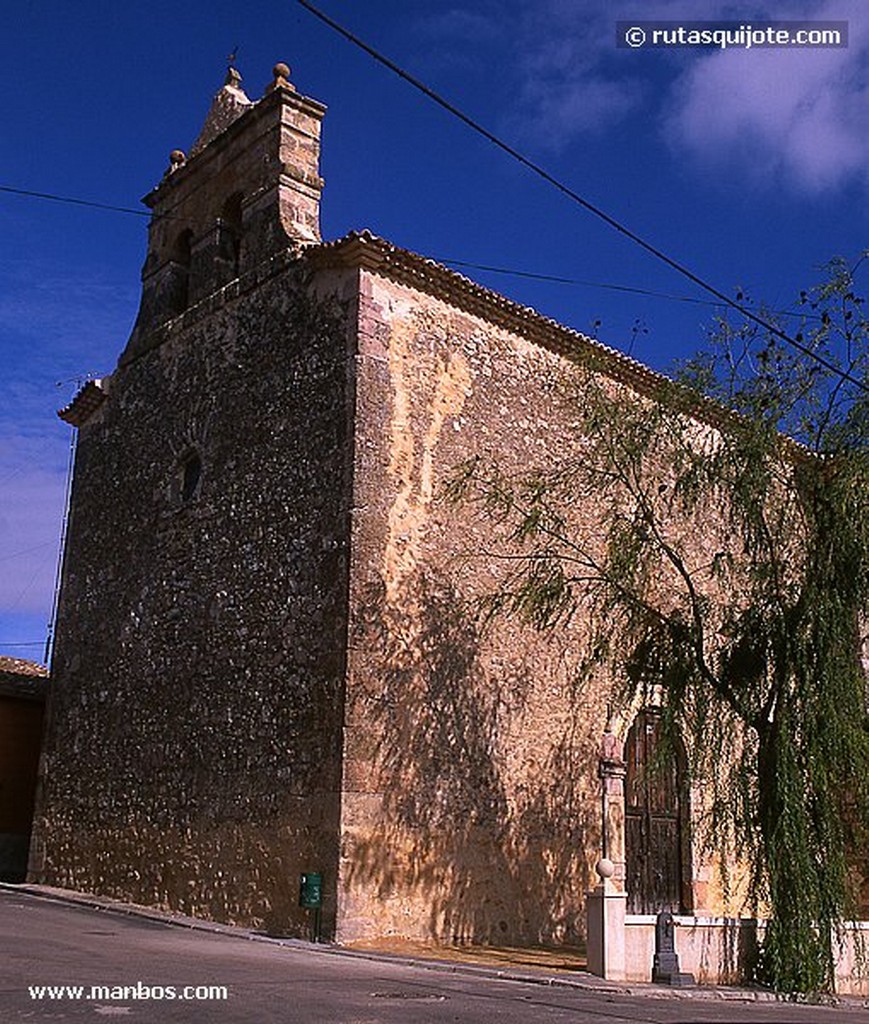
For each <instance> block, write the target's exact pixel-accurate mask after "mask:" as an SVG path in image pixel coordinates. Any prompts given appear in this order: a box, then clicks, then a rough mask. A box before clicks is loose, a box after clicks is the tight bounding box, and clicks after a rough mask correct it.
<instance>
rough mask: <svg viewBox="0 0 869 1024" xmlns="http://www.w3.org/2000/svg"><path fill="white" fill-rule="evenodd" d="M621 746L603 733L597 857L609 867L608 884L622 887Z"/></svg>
mask: <svg viewBox="0 0 869 1024" xmlns="http://www.w3.org/2000/svg"><path fill="white" fill-rule="evenodd" d="M621 746H622V745H621V743H620V742H619V739H618V737H617V736H615V735H614V734H613V733H611V732H605V733H604V734H603V740H602V742H601V749H600V760H599V761H598V769H597V774H598V778H600V780H601V855H602V856H603V858H604V859H605V860H609V861H611V862H612V864H613V868H614V872H613V875H612V884H613V885H614V886H615V889H616V890H617V891H619V892H624V888H625V773H626V770H627V769H626V766H625V762H624V760H623V759H622V750H621Z"/></svg>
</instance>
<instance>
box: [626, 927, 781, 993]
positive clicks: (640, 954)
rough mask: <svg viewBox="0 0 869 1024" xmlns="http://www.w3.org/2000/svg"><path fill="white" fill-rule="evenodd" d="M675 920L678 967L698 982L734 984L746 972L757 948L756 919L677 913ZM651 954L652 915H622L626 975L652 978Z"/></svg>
mask: <svg viewBox="0 0 869 1024" xmlns="http://www.w3.org/2000/svg"><path fill="white" fill-rule="evenodd" d="M674 924H675V926H676V927H675V945H676V953H677V954H678V956H679V967H680V969H681V970H682V971H683V972H685V973H688V974H693V975H694V978H695V979H696V981H697V982H698V984H700V985H735V984H739V982H740V981H742V980H743V979H744V978H745V977H746V976H747V974H748V972H749V970H750V967H751V963H752V961H753V959H754V956H755V955H756V952H757V944H758V922H757V921H754V920H750V919H748V918H727V917H690V916H687V915H679V916H676V917H674ZM762 927H763V925H762V924H761V926H760V928H761V930H762ZM654 956H655V917H654V915H653V914H627V915H625V979H626V980H627V981H651V980H652V961H653V959H654Z"/></svg>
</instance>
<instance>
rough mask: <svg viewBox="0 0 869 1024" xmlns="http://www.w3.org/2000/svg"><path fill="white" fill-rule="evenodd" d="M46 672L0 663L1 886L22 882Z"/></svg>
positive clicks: (6, 660)
mask: <svg viewBox="0 0 869 1024" xmlns="http://www.w3.org/2000/svg"><path fill="white" fill-rule="evenodd" d="M47 676H48V672H47V670H46V669H45V668H43V666H42V665H37V664H36V663H35V662H32V661H24V660H23V659H21V658H6V657H0V882H23V881H24V877H25V875H26V873H27V850H28V847H29V845H30V829H31V825H32V823H33V801H34V798H35V795H36V774H37V768H38V766H39V751H40V748H41V745H42V714H43V708H44V705H45V697H46V689H47V683H48V679H47Z"/></svg>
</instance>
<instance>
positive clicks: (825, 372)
mask: <svg viewBox="0 0 869 1024" xmlns="http://www.w3.org/2000/svg"><path fill="white" fill-rule="evenodd" d="M828 270H829V273H828V275H827V276H826V278H825V280H824V281H823V283H822V284H821V285H820V286H819V287H818V288H816V289H814V290H813V291H811V292H803V293H802V294H801V296H800V306H799V324H800V330H799V334H798V335H797V337H796V340H797V342H798V345H799V347H798V348H795V347H794V346H792V345H790V344H788V343H787V342H786V341H785V340H783V339H782V338H781V337H780V336H779V335H778V334H777V333H775V332H774V331H767V330H765V329H764V328H763V327H761V326H759V325H757V324H756V323H753V322H745V323H743V322H734V321H733V320H732V319H730V318H721V319H719V320H718V322H717V323H716V325H715V328H714V331H713V332H712V337H711V339H710V340H711V345H710V347H709V349H708V351H707V352H706V354H704V355H703V356H702V357H700V358H698V359H696V360H694V361H693V362H692V363H691V364H689V365H688V366H686V367H685V368H684V370H683V371H682V373H681V374H680V377H679V379H678V381H677V382H675V383H673V384H665V385H662V386H661V388H660V390H659V393H657V394H656V395H654V396H652V397H648V396H644V397H638V396H637V394H636V393H634V392H632V391H631V390H630V389H628V388H626V387H624V386H621V385H618V384H615V383H613V382H612V381H611V380H610V379H609V378H607V377H606V376H604V375H601V374H598V373H596V372H595V367H594V366H593V365H587V366H586V367H585V368H584V369H583V367H580V369H579V370H578V371H577V372H576V373H575V374H572V375H571V376H572V380H573V381H574V384H573V385H572V386H574V387H576V388H577V394H576V395H575V402H576V407H575V408H576V410H577V415H578V417H579V420H580V425H579V432H578V437H577V438H576V444H575V445H574V446H573V447H572V448H571V450H570V452H569V453H554V454H553V462H552V465H551V466H550V467H548V468H547V470H546V471H545V472H543V473H538V474H536V475H534V476H530V477H525V478H521V479H519V478H517V477H516V476H515V475H510V476H508V475H506V474H503V473H501V472H500V471H499V468H498V467H497V466H493V465H484V464H483V463H481V462H479V461H473V462H471V463H468V464H467V465H466V466H464V467H462V470H461V472H460V473H459V474H458V475H457V476H456V478H455V480H454V482H453V487H452V490H453V493H454V495H455V496H461V497H463V498H464V499H466V500H467V499H472V500H478V501H480V502H482V503H483V505H484V506H485V508H486V510H487V512H488V514H489V515H490V516H491V517H493V519H494V520H495V521H496V522H497V523H498V524H499V526H500V530H501V533H502V535H503V536H504V537H505V539H507V540H508V541H509V542H510V543H511V544H512V545H513V550H514V552H515V551H516V550H518V551H519V552H520V557H518V558H516V557H515V555H514V557H513V560H512V561H511V563H510V564H511V566H512V568H511V570H510V573H509V576H508V579H507V581H506V582H505V584H504V586H503V587H502V588H501V589H499V591H498V592H497V593H495V594H492V595H491V596H490V598H489V599H488V612H489V613H490V614H495V613H498V612H503V611H509V612H514V613H518V614H521V615H523V616H524V617H526V618H527V619H528V620H530V621H531V622H533V623H534V624H535V625H537V626H538V627H540V628H548V629H557V628H558V627H559V625H561V624H563V623H564V622H565V621H566V620H567V619H569V618H571V617H573V616H577V615H582V616H583V617H584V619H585V620H586V621H587V622H588V623H589V624H590V634H589V646H588V650H587V651H586V652H584V654H583V663H584V664H585V665H586V667H591V666H593V665H596V664H601V663H605V664H606V665H607V666H608V668H609V669H610V670H611V677H612V678H613V679H614V680H616V682H615V683H614V685H615V686H616V688H617V689H618V690H619V691H620V692H619V693H618V694H616V695H615V696H616V697H617V698H620V699H621V700H622V701H623V702H624V703H625V705H626V706H627V705H629V704H630V702H631V700H632V699H634V698H635V696H636V692H637V688H638V687H639V688H641V689H644V690H645V691H646V695H647V697H649V698H651V694H652V693H655V694H657V695H658V697H659V698H660V699H661V704H662V714H663V721H664V725H665V732H666V731H669V732H670V734H671V735H676V733H679V734H681V735H683V736H684V737H685V738H686V740H687V741H688V746H689V749H690V752H691V771H692V773H693V776H694V781H695V782H697V783H700V784H701V785H702V786H703V788H704V790H705V792H706V793H707V794H708V799H707V806H706V808H705V810H704V822H703V824H704V828H705V834H706V839H707V842H709V843H714V844H715V845H716V847H717V848H718V849H719V850H730V851H734V852H735V853H736V855H737V856H738V857H739V858H741V859H742V860H743V861H744V862H745V863H747V864H749V865H750V866H751V869H750V870H751V875H750V884H749V898H750V901H751V907H752V909H754V910H755V911H756V910H757V909H758V908H765V909H766V911H767V912H768V926H767V929H766V933H765V940H764V942H763V948H762V958H761V964H760V969H761V972H762V976H763V977H764V979H765V980H767V981H768V982H769V983H771V984H772V985H773V986H775V987H776V988H777V989H780V990H785V991H793V992H807V991H817V990H823V989H829V988H830V987H831V986H832V982H833V971H834V962H835V953H836V946H837V942H838V941H839V940H840V938H841V935H842V928H843V926H844V924H845V922H846V921H847V920H849V919H850V918H851V917H853V916H854V915H855V914H856V910H857V902H856V898H857V885H858V882H859V872H857V871H856V870H855V869H856V867H857V866H858V865H857V858H858V855H859V852H860V851H861V850H863V851H865V849H866V848H867V841H869V712H867V680H866V674H865V671H864V666H863V663H862V660H861V651H863V650H865V644H866V637H865V635H864V633H865V629H866V623H867V621H869V616H867V612H869V571H867V570H869V507H867V505H869V500H867V498H869V454H867V443H866V442H867V409H869V402H867V390H866V389H867V387H869V344H867V343H869V324H867V319H866V316H865V313H864V311H863V306H862V300H861V299H860V298H859V297H858V296H857V295H856V294H855V293H854V290H853V277H854V274H853V270H852V269H850V268H849V267H848V266H847V265H846V263H845V262H844V261H842V260H836V261H834V262H833V263H832V264H831V265H830V267H829V268H828ZM783 326H784V327H789V328H790V329H791V330H793V329H794V325H793V321H792V320H791V321H789V322H787V323H786V324H785V325H783ZM816 356H820V358H821V360H822V361H821V362H819V361H818V360H817V359H816V358H814V357H816ZM577 380H579V381H580V383H579V384H578V385H577V384H576V383H575V382H576V381H577ZM588 509H593V510H595V511H594V515H593V516H592V517H591V518H589V516H588V514H587V511H584V510H588ZM578 511H579V514H577V513H578ZM516 545H518V549H517V547H516ZM864 867H865V865H864Z"/></svg>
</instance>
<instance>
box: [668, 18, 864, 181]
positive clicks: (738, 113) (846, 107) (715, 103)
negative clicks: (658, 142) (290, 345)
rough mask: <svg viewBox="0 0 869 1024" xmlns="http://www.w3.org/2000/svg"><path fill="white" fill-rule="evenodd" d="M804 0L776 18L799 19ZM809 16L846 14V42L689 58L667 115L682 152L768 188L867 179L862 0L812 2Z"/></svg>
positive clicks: (740, 51)
mask: <svg viewBox="0 0 869 1024" xmlns="http://www.w3.org/2000/svg"><path fill="white" fill-rule="evenodd" d="M798 6H799V10H797V9H796V7H794V6H793V5H792V9H791V10H789V11H787V12H786V11H784V9H781V10H779V9H777V10H776V17H777V18H779V19H785V18H786V17H788V16H789V15H790V16H792V17H797V15H798V14H800V13H802V12H803V10H804V5H798ZM858 8H861V9H860V10H858ZM812 18H813V19H817V20H846V21H849V22H850V33H849V46H848V47H847V49H830V50H817V49H789V50H770V49H764V50H748V51H746V50H725V51H717V52H714V53H712V54H705V55H703V56H701V57H700V58H698V59H696V60H695V61H694V62H692V64H691V66H690V67H689V68H688V69H687V70H686V71H685V72H684V74H683V75H681V76H680V78H679V79H678V80H677V81H676V83H675V85H674V87H673V92H672V97H673V104H672V107H671V108H670V110H669V112H668V113H667V114H666V115H665V118H664V124H665V131H666V133H667V135H668V137H669V139H670V141H671V142H672V143H673V145H674V146H675V147H676V148H677V150H679V151H682V152H685V153H687V154H689V155H690V156H692V157H694V158H697V159H698V160H699V161H700V163H701V164H702V165H703V166H705V167H707V168H708V167H710V166H711V167H728V168H732V169H736V170H737V171H738V172H739V173H741V174H742V175H744V176H745V177H746V178H747V179H749V180H753V181H754V182H756V183H759V184H762V185H766V186H780V185H785V186H792V187H795V188H797V189H799V190H801V191H804V192H822V191H825V190H829V189H834V188H837V187H840V186H843V185H846V184H848V183H849V182H850V181H853V180H855V179H857V180H859V179H862V180H863V181H866V180H867V170H869V90H867V83H866V69H867V65H869V22H866V19H865V7H864V6H863V0H858V2H857V3H853V2H837V3H824V4H822V5H815V9H814V10H813V11H812Z"/></svg>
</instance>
